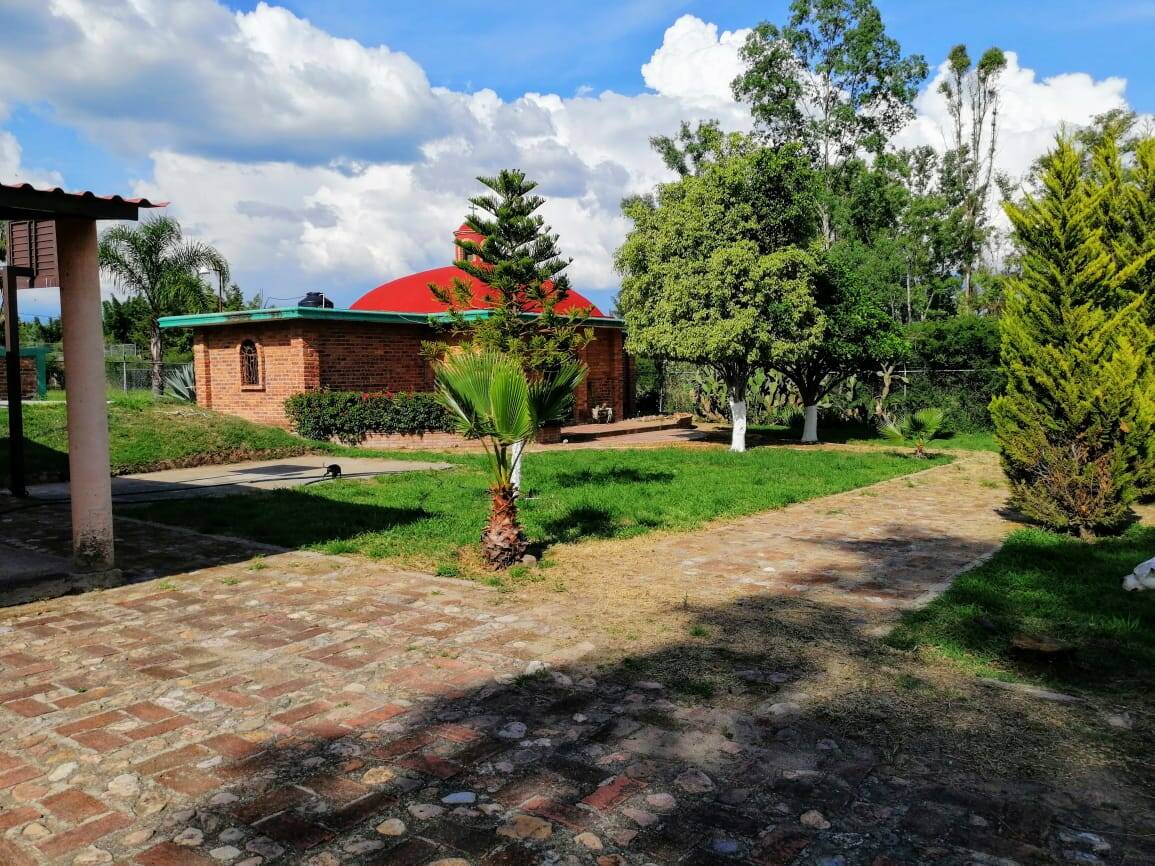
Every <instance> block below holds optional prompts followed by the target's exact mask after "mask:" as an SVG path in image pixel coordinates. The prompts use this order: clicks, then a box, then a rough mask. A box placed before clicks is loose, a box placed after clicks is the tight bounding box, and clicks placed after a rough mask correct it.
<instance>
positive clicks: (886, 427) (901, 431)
mask: <svg viewBox="0 0 1155 866" xmlns="http://www.w3.org/2000/svg"><path fill="white" fill-rule="evenodd" d="M945 421H946V412H945V411H943V410H942V409H938V408H933V407H932V408H927V409H919V410H918V411H917V412H915V413H914V414H912V415H906V416H904V417H901V418H894V419H888V420H886V421H885V423H883V424H882V426H881V427H880V428H879V432H880V433H882V435H883V436H884V437H885V438H886V439H888V440H890V441H891V442H893V443H895V444H896V445H910V446H912V447H913V448H914V456H915V457H918V458H923V457H926V446H927V445H928V444H929V443H931V442H933V441H934V440H935V439H946V438H948V437H949V436H950V432H949V431H948V430H947V429H946V426H945Z"/></svg>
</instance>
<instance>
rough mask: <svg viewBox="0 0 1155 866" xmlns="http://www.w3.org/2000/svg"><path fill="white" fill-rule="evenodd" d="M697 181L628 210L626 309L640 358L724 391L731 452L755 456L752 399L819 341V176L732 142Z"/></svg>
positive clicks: (623, 266)
mask: <svg viewBox="0 0 1155 866" xmlns="http://www.w3.org/2000/svg"><path fill="white" fill-rule="evenodd" d="M715 145H716V147H715V155H714V156H713V157H711V158H710V159H703V160H699V162H698V164H697V166H696V170H695V172H694V173H689V172H687V173H686V174H685V175H684V176H683V177H681V178H680V179H679V180H677V181H674V182H672V183H666V184H660V185H659V186H658V188H657V190H656V191H655V194H654V195H652V196H648V197H639V198H634V199H630V200H628V201H626V202H625V203H624V211H625V214H626V216H628V217H629V218H630V219H631V220H632V221H633V223H634V226H633V229H632V230H631V231H630V233H629V235H628V236H627V238H626V241H625V243H624V244H623V245H622V246H621V248H620V249H619V250H618V252H617V256H616V264H617V268H618V270H619V271H620V273H621V274H622V288H621V294H620V295H619V298H618V304H619V306H620V309H621V311H622V314H623V316H624V318H625V320H626V328H627V333H628V335H629V336H628V337H627V346H628V348H629V349H630V350H631V351H632V352H634V353H635V354H639V355H649V356H654V357H661V358H666V359H670V360H677V361H685V362H689V363H694V364H701V365H705V366H708V367H710V368H712V369H713V370H714V371H716V372H717V374H718V375H719V377H720V378H721V379H722V380H723V381H724V382H725V384H726V388H727V392H728V396H729V401H730V411H731V418H732V421H733V432H732V436H731V445H730V448H731V450H732V451H739V452H740V451H744V450H745V449H746V403H745V401H746V390H747V384H748V382H749V379H750V377H751V375H752V374H753V373H754V372H755V371H757V370H760V369H766V368H768V367H772V366H775V365H777V364H779V363H784V362H787V361H790V360H792V359H794V358H796V357H798V356H800V355H801V354H802V353H803V352H805V351H806V350H808V349H811V348H813V347H814V346H815V345H816V344H817V343H818V341H819V340H820V339H821V336H822V331H823V325H824V322H823V316H822V313H821V312H820V311H819V309H818V308H817V307H816V306H815V304H814V287H815V283H816V280H817V279H818V273H819V267H820V266H819V262H818V260H817V258H816V257H815V255H814V254H813V252H812V251H811V249H810V246H811V241H812V239H813V237H814V232H815V217H814V214H815V202H814V198H813V196H814V188H815V182H814V172H813V170H812V168H811V166H810V161H809V159H808V157H807V155H806V154H805V153H803V152H802V150H801V149H800V148H798V147H797V146H787V147H782V148H765V147H759V146H757V145H756V144H754V143H753V142H751V141H750V140H749V139H747V138H745V137H743V136H740V135H736V134H731V135H728V136H725V137H724V139H723V140H720V141H717V142H715Z"/></svg>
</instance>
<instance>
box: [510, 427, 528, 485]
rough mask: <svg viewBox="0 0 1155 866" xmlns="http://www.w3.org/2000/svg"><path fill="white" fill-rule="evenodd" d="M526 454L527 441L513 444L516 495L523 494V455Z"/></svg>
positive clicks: (513, 479)
mask: <svg viewBox="0 0 1155 866" xmlns="http://www.w3.org/2000/svg"><path fill="white" fill-rule="evenodd" d="M524 452H525V440H524V439H522V440H521V441H520V442H514V443H513V475H512V478H511V479H510V480H511V481H512V482H513V492H514V494H515V495H516V494H519V493H521V455H522V454H523V453H524Z"/></svg>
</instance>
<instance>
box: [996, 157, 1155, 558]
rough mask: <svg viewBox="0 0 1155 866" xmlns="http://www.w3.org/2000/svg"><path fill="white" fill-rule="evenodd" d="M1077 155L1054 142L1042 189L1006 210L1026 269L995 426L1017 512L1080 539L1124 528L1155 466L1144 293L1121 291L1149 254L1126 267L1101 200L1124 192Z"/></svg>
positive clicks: (1015, 297)
mask: <svg viewBox="0 0 1155 866" xmlns="http://www.w3.org/2000/svg"><path fill="white" fill-rule="evenodd" d="M1100 155H1102V154H1100ZM1083 157H1084V154H1083V153H1081V152H1080V150H1079V149H1078V148H1076V146H1075V145H1074V143H1073V142H1072V141H1071V140H1070V139H1067V138H1060V139H1059V140H1058V143H1057V145H1056V147H1055V149H1054V150H1053V151H1052V152H1051V153H1050V154H1049V155H1048V156H1047V157H1045V158H1044V160H1043V162H1042V164H1041V170H1040V178H1039V180H1040V187H1041V188H1040V190H1039V191H1038V192H1037V193H1036V194H1035V195H1030V196H1027V197H1026V199H1025V201H1024V202H1022V203H1021V204H1011V203H1007V204H1006V205H1005V209H1006V212H1007V215H1008V217H1009V218H1010V220H1011V223H1012V225H1013V227H1014V234H1015V241H1016V245H1017V247H1018V251H1019V255H1020V263H1021V272H1020V273H1019V274H1018V275H1017V276H1015V277H1014V278H1012V279H1011V280H1010V281H1009V284H1008V287H1007V305H1006V310H1005V313H1004V315H1003V320H1002V363H1003V367H1004V370H1005V372H1006V375H1007V388H1006V392H1005V393H1004V394H1003V395H1001V396H998V397H996V398H995V399H994V400H993V401H992V402H991V417H992V419H993V420H994V423H995V431H996V436H997V438H998V441H999V445H1000V448H1001V451H1002V461H1003V467H1004V469H1005V471H1006V473H1007V476H1008V478H1009V479H1010V482H1011V486H1012V491H1013V501H1014V503H1015V504H1016V505H1017V506H1018V508H1020V509H1021V510H1022V511H1023V512H1024V513H1025V514H1026V515H1027V516H1028V517H1031V518H1033V519H1035V520H1038V521H1040V522H1041V523H1043V524H1045V525H1047V526H1050V527H1052V528H1055V529H1060V530H1065V531H1068V532H1077V533H1078V534H1080V535H1084V536H1087V535H1092V534H1094V533H1096V532H1101V531H1104V530H1112V529H1116V528H1118V527H1120V526H1121V525H1123V524H1124V523H1126V522H1127V520H1128V519H1129V517H1130V505H1131V503H1132V502H1133V501H1134V500H1135V498H1136V497H1137V496H1138V495H1139V493H1140V491H1141V489H1142V488H1143V487H1145V486H1146V484H1147V480H1148V479H1149V478H1150V477H1151V475H1152V470H1153V468H1155V464H1153V451H1152V441H1151V440H1152V434H1153V432H1155V429H1153V428H1155V377H1153V376H1152V371H1151V365H1150V364H1149V362H1148V357H1147V356H1148V353H1149V352H1150V351H1151V350H1152V349H1153V348H1155V336H1153V334H1152V330H1151V328H1150V327H1149V326H1148V324H1147V323H1146V321H1145V317H1144V315H1143V309H1144V305H1145V303H1146V297H1145V293H1144V294H1136V293H1134V292H1133V290H1132V291H1128V289H1133V286H1134V285H1135V283H1134V279H1135V275H1136V274H1137V273H1138V272H1139V271H1141V270H1142V268H1143V261H1145V260H1146V259H1148V258H1149V257H1150V255H1151V254H1150V252H1143V253H1140V252H1136V253H1135V254H1134V255H1133V256H1132V257H1130V259H1126V258H1125V257H1124V256H1123V255H1122V252H1121V251H1122V250H1123V248H1124V247H1125V246H1130V245H1124V244H1119V243H1114V242H1113V239H1112V238H1111V237H1109V236H1108V228H1107V227H1106V226H1105V224H1104V223H1105V221H1104V219H1103V214H1104V213H1107V212H1110V211H1111V210H1112V208H1110V207H1107V206H1106V205H1108V204H1109V202H1108V201H1107V197H1109V196H1115V195H1120V194H1121V191H1122V189H1123V187H1122V186H1118V185H1116V186H1115V188H1112V185H1111V184H1110V183H1106V182H1105V181H1104V178H1103V177H1102V175H1101V174H1099V173H1096V172H1090V173H1089V174H1088V172H1087V171H1086V170H1085V166H1086V165H1087V163H1086V162H1085V161H1084V159H1083ZM1097 174H1098V176H1096V175H1097ZM1132 248H1133V247H1132Z"/></svg>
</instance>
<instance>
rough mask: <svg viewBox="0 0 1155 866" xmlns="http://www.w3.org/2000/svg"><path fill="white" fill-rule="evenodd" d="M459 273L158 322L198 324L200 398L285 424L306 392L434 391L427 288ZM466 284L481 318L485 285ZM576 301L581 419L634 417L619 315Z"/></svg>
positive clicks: (440, 310) (440, 312)
mask: <svg viewBox="0 0 1155 866" xmlns="http://www.w3.org/2000/svg"><path fill="white" fill-rule="evenodd" d="M456 235H457V236H458V237H461V236H463V235H464V236H468V229H467V228H466V227H465V226H463V227H462V228H461V229H459V230H458V232H456ZM459 252H460V251H459ZM463 277H465V274H464V272H463V271H461V270H459V269H457V268H455V267H453V266H449V267H444V268H436V269H434V270H430V271H423V272H420V273H416V274H410V275H409V276H406V277H402V278H400V279H397V280H393V281H391V282H388V283H385V284H383V285H381V286H378V287H377V288H375V289H373V290H371V291H369V292H367V293H366V294H365V295H364V296H362V297H361V298H360V299H358V300H357V301H356V302H355V303H354V304H353V305H352V306H351V307H350V308H349V309H328V308H324V307H301V306H297V307H286V308H279V309H265V310H243V311H240V312H231V313H207V314H198V315H191V316H170V317H168V318H165V319H162V320H161V327H164V328H191V329H192V330H193V364H194V370H195V374H196V386H197V403H198V404H199V405H201V406H204V407H205V408H209V409H215V410H217V411H219V412H225V413H228V414H230V415H236V416H239V417H241V418H247V419H249V420H251V421H256V422H259V423H262V424H273V425H277V426H280V427H287V426H288V420H287V419H286V417H285V412H284V402H285V400H286V398H288V397H290V396H292V395H293V394H296V393H298V392H301V391H310V390H317V389H322V388H325V389H331V390H339V391H346V390H347V391H366V392H368V391H431V390H433V371H432V369H431V368H430V365H429V363H428V361H427V360H426V359H425V357H424V355H423V353H422V344H423V343H424V342H426V341H429V340H436V339H441V338H444V331H439V330H438V329H437V327H436V326H437V325H438V323H439V322H440V321H443V319H444V312H445V306H444V305H443V304H441V303H440V302H438V301H437V300H436V298H434V297H433V295H432V293H431V292H430V291H429V288H428V286H429V284H430V283H435V284H437V285H441V286H446V287H448V286H450V285H451V284H452V281H453V279H454V278H457V279H461V278H463ZM466 281H467V283H469V284H471V289H472V290H473V295H474V307H475V309H476V310H477V311H478V314H481V315H483V314H484V310H485V308H486V307H487V306H488V304H487V303H486V301H485V293H486V290H487V287H486V286H484V285H483V284H473V281H472V280H469V279H468V278H466ZM570 308H585V309H588V310H589V316H590V326H591V327H592V329H593V333H594V339H593V340H592V341H591V342H590V343H589V344H588V345H587V346H586V347H585V349H584V350H583V351H582V360H584V361H585V363H586V364H587V365H588V367H589V375H588V377H587V378H586V381H585V382H584V383H583V384H582V385H581V386H580V387H579V389H578V392H577V394H576V395H575V401H574V402H575V406H574V416H575V420H577V421H588V420H591V419H592V414H591V411H592V409H593V408H594V407H596V406H602V405H604V406H610V407H612V408H613V414H614V418H615V419H622V418H626V417H629V415H631V414H632V411H633V406H632V402H633V401H632V396H633V384H632V375H633V366H632V363H631V361H630V359H629V358H628V357H627V355H626V352H625V348H624V339H625V333H624V331H623V330H622V321H621V320H620V319H615V318H611V317H609V316H606V315H605V314H603V313H602V312H601V310H599V309H598V308H597V307H596V306H595V305H594V304H593V303H592V302H590V301H588V300H587V299H585V298H583V297H582V296H581V295H579V294H578V293H576V292H573V291H571V292H570V294H569V297H568V298H567V299H566V300H565V301H564V302H562V303H561V304H559V305H558V309H559V310H560V311H564V310H566V309H570Z"/></svg>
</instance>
